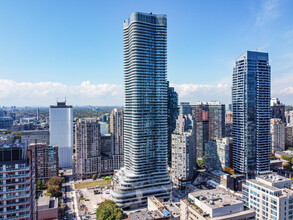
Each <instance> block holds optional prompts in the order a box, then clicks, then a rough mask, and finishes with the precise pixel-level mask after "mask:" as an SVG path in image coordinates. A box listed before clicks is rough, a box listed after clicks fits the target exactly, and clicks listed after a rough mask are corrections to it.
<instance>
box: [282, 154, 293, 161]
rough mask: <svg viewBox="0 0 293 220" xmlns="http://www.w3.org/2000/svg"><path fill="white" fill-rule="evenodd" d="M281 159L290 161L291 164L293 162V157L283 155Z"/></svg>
mask: <svg viewBox="0 0 293 220" xmlns="http://www.w3.org/2000/svg"><path fill="white" fill-rule="evenodd" d="M281 158H282V159H283V160H287V161H289V162H291V160H292V157H290V156H288V155H282V156H281Z"/></svg>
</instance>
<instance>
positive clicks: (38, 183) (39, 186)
mask: <svg viewBox="0 0 293 220" xmlns="http://www.w3.org/2000/svg"><path fill="white" fill-rule="evenodd" d="M36 187H37V190H40V189H41V188H42V182H41V180H37V183H36Z"/></svg>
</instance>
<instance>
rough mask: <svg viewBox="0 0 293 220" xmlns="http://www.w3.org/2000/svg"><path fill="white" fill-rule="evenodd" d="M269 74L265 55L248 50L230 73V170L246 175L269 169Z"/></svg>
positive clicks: (267, 60) (266, 54)
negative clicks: (231, 138) (231, 151)
mask: <svg viewBox="0 0 293 220" xmlns="http://www.w3.org/2000/svg"><path fill="white" fill-rule="evenodd" d="M270 78H271V73H270V66H269V59H268V53H261V52H251V51H247V52H245V53H244V54H243V55H241V56H240V57H239V58H238V59H237V60H236V65H235V67H234V70H233V87H232V103H233V168H234V169H235V170H236V171H238V172H240V173H244V174H247V175H248V176H250V177H251V176H254V175H255V174H256V173H263V172H266V171H268V170H269V165H270V150H271V145H270V99H271V79H270Z"/></svg>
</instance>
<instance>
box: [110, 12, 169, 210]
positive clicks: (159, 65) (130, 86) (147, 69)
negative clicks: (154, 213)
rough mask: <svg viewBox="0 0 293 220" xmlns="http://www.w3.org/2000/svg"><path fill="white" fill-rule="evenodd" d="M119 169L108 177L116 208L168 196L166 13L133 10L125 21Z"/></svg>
mask: <svg viewBox="0 0 293 220" xmlns="http://www.w3.org/2000/svg"><path fill="white" fill-rule="evenodd" d="M123 37H124V39H123V40H124V41H123V42H124V81H125V111H124V167H123V168H121V169H120V170H119V171H118V172H117V173H116V174H115V176H114V178H113V190H112V191H111V196H112V199H113V200H114V201H115V202H116V203H117V205H118V206H119V207H137V206H146V205H147V197H148V196H156V197H157V198H159V199H161V200H168V199H169V198H170V194H171V188H172V186H171V182H170V177H169V174H168V171H167V144H168V143H167V140H168V121H167V80H166V72H167V17H166V15H154V14H152V13H150V14H146V13H138V12H136V13H132V14H131V16H130V18H129V19H127V20H125V21H124V27H123Z"/></svg>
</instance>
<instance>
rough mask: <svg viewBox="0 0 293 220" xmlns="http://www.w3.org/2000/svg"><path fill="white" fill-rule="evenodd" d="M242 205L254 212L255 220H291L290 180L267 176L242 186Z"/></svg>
mask: <svg viewBox="0 0 293 220" xmlns="http://www.w3.org/2000/svg"><path fill="white" fill-rule="evenodd" d="M242 193H243V202H244V205H245V206H247V207H248V208H250V209H252V210H254V211H255V212H256V219H272V220H279V219H284V220H287V219H293V191H292V190H291V179H289V178H285V177H282V176H279V175H276V174H269V175H264V176H259V177H256V179H250V180H247V181H246V183H243V185H242Z"/></svg>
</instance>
